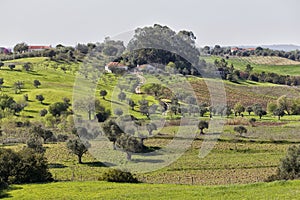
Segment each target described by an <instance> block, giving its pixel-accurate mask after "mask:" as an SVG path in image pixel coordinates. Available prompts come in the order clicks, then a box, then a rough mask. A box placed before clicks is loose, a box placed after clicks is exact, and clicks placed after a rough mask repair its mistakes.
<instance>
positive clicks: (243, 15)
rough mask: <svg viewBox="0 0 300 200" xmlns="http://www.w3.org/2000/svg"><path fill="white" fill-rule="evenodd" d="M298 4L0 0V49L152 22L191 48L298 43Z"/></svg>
mask: <svg viewBox="0 0 300 200" xmlns="http://www.w3.org/2000/svg"><path fill="white" fill-rule="evenodd" d="M299 8H300V1H299V0H248V1H245V0H208V1H203V0H181V1H180V0H150V1H149V0H148V1H145V0H109V1H103V0H78V1H77V0H0V10H1V16H2V17H1V28H0V46H4V47H13V46H14V45H15V44H17V43H19V42H26V43H27V44H29V45H52V46H55V45H57V44H64V45H73V46H74V45H76V44H77V43H88V42H101V41H103V39H104V38H105V37H106V36H110V37H112V38H114V37H115V36H117V35H126V34H124V33H126V32H129V31H133V30H134V29H136V28H137V27H144V26H150V25H153V24H155V23H158V24H161V25H166V26H169V27H170V28H172V29H174V30H176V31H179V30H191V31H193V32H194V34H195V35H196V36H197V45H198V46H204V45H209V46H213V45H215V44H219V45H221V46H236V45H268V44H295V45H300V26H299V17H300V12H299V10H300V9H299Z"/></svg>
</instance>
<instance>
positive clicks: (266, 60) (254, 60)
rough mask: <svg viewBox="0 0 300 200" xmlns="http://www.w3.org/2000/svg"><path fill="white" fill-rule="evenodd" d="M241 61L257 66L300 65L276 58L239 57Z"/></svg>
mask: <svg viewBox="0 0 300 200" xmlns="http://www.w3.org/2000/svg"><path fill="white" fill-rule="evenodd" d="M238 59H240V61H243V62H249V63H252V64H257V65H300V62H297V61H293V60H290V59H287V58H281V57H276V56H264V57H263V56H251V57H239V58H238Z"/></svg>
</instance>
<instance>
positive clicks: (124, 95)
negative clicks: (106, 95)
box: [118, 92, 126, 101]
mask: <svg viewBox="0 0 300 200" xmlns="http://www.w3.org/2000/svg"><path fill="white" fill-rule="evenodd" d="M118 98H119V100H120V101H124V100H125V99H126V94H125V92H120V93H119V94H118Z"/></svg>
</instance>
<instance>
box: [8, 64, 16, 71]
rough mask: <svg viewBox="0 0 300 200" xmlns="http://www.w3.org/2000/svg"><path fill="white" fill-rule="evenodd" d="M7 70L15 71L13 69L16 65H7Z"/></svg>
mask: <svg viewBox="0 0 300 200" xmlns="http://www.w3.org/2000/svg"><path fill="white" fill-rule="evenodd" d="M8 68H9V69H10V70H13V69H15V68H16V65H14V64H10V65H8Z"/></svg>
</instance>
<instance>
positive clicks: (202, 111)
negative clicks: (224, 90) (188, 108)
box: [199, 106, 208, 117]
mask: <svg viewBox="0 0 300 200" xmlns="http://www.w3.org/2000/svg"><path fill="white" fill-rule="evenodd" d="M207 112H208V109H207V108H206V107H204V106H199V113H200V116H201V117H203V116H204V115H205V113H207Z"/></svg>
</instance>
